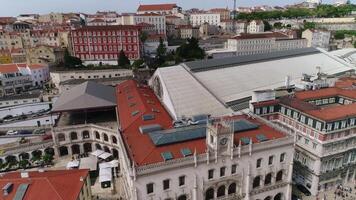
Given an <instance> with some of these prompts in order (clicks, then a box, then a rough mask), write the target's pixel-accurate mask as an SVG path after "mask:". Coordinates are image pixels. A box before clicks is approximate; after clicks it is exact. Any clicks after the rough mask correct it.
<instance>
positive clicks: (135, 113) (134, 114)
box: [131, 110, 140, 116]
mask: <svg viewBox="0 0 356 200" xmlns="http://www.w3.org/2000/svg"><path fill="white" fill-rule="evenodd" d="M138 113H140V111H138V110H135V111H133V112H132V113H131V116H136V115H137V114H138Z"/></svg>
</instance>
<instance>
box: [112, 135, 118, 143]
mask: <svg viewBox="0 0 356 200" xmlns="http://www.w3.org/2000/svg"><path fill="white" fill-rule="evenodd" d="M111 140H112V143H114V144H117V139H116V137H115V136H111Z"/></svg>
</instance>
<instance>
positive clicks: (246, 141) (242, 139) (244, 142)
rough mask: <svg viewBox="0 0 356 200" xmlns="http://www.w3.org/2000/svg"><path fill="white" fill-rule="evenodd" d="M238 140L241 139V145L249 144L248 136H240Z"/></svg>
mask: <svg viewBox="0 0 356 200" xmlns="http://www.w3.org/2000/svg"><path fill="white" fill-rule="evenodd" d="M240 140H241V143H242V144H243V145H247V144H250V138H247V137H243V138H241V139H240Z"/></svg>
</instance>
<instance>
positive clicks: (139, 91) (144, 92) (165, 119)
mask: <svg viewBox="0 0 356 200" xmlns="http://www.w3.org/2000/svg"><path fill="white" fill-rule="evenodd" d="M116 96H117V105H118V112H119V113H120V114H119V121H120V125H121V131H120V132H121V134H122V138H123V140H124V143H125V145H126V149H127V151H128V154H129V155H130V158H131V160H133V161H134V162H135V164H136V165H138V166H142V165H147V164H152V163H157V162H163V158H162V156H161V153H163V152H166V151H169V152H171V153H172V155H173V157H174V159H177V158H182V157H183V155H182V154H181V152H180V151H181V149H182V148H189V149H190V150H191V152H194V151H196V153H197V154H202V153H205V151H206V148H207V147H206V143H205V141H206V140H205V138H203V139H196V140H190V141H185V142H180V143H174V144H168V145H165V146H155V145H154V144H153V142H152V141H151V139H150V137H149V135H148V134H141V133H140V131H139V127H140V126H142V125H150V124H160V125H161V126H162V127H163V129H169V128H172V118H171V117H170V115H169V114H168V112H167V111H166V110H165V108H164V107H163V106H162V104H161V103H160V101H159V100H158V98H157V97H156V96H155V94H154V92H153V91H152V90H151V89H150V88H149V87H147V86H140V87H138V86H137V83H136V82H135V81H133V80H129V81H125V82H123V83H121V84H120V85H118V86H117V95H116ZM152 109H157V110H159V113H155V112H152ZM135 111H139V113H138V114H136V115H135V116H132V113H133V112H135ZM144 114H155V119H153V120H149V121H143V120H142V116H143V115H144ZM234 118H236V119H238V118H243V119H247V116H242V115H241V116H236V117H234ZM248 120H249V121H252V122H253V123H256V124H259V125H260V127H259V128H258V129H256V130H251V131H245V132H240V133H239V134H235V136H234V137H235V143H236V144H238V143H239V142H238V140H239V139H240V138H241V137H249V138H252V139H253V141H254V142H257V139H256V135H257V134H261V133H263V134H265V136H266V137H267V138H268V139H274V138H281V137H284V136H285V135H284V134H283V133H281V132H278V131H276V130H274V129H272V128H270V127H268V126H267V125H265V124H262V123H261V122H259V121H257V120H255V119H248Z"/></svg>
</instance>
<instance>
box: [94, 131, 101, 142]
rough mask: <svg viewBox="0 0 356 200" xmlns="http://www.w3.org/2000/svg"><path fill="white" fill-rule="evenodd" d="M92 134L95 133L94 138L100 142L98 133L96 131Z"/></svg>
mask: <svg viewBox="0 0 356 200" xmlns="http://www.w3.org/2000/svg"><path fill="white" fill-rule="evenodd" d="M94 133H95V138H96V139H98V140H100V134H99V132H98V131H95V132H94Z"/></svg>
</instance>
